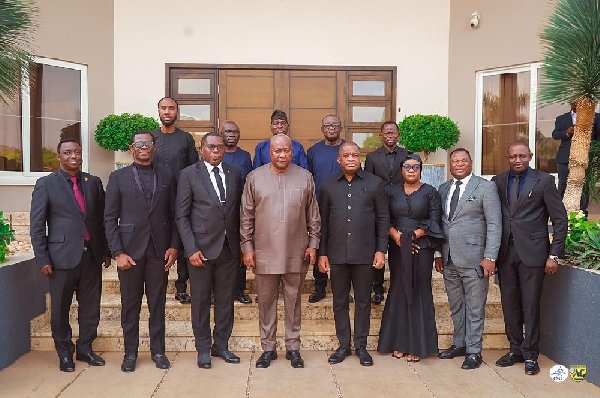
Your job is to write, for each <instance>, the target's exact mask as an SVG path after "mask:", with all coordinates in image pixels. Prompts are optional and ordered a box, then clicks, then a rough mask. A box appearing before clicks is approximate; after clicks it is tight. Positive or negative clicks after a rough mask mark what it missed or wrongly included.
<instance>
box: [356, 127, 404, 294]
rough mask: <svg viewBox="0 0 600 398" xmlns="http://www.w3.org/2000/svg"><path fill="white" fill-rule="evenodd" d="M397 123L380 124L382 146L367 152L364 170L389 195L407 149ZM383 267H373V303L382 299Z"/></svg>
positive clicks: (399, 172)
mask: <svg viewBox="0 0 600 398" xmlns="http://www.w3.org/2000/svg"><path fill="white" fill-rule="evenodd" d="M398 135H399V131H398V125H397V124H396V122H394V121H391V120H390V121H387V122H384V123H383V124H382V125H381V132H380V133H379V137H380V138H381V143H382V144H383V146H381V147H380V148H378V149H376V150H374V151H373V152H371V153H369V154H367V160H366V161H365V171H368V172H369V173H373V174H375V175H376V176H377V177H379V178H381V179H382V180H383V181H384V182H385V187H386V192H387V194H388V195H389V192H390V187H391V186H392V185H398V184H402V172H401V171H400V163H402V160H403V159H404V158H405V157H406V155H407V154H408V151H407V150H406V149H404V148H402V147H401V146H398ZM384 274H385V267H382V268H381V269H377V268H374V269H373V293H374V294H373V298H372V299H371V301H372V302H373V304H381V302H382V301H383V280H384V277H385V276H384Z"/></svg>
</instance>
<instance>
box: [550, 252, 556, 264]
mask: <svg viewBox="0 0 600 398" xmlns="http://www.w3.org/2000/svg"><path fill="white" fill-rule="evenodd" d="M548 258H549V259H550V260H552V261H554V262H555V263H557V264H558V256H555V255H553V254H551V255H549V256H548Z"/></svg>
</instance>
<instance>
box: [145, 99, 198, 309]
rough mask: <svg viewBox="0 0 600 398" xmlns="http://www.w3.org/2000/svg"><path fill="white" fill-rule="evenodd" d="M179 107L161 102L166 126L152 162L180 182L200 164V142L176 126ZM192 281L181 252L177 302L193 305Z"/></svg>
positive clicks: (158, 132)
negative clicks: (189, 289) (190, 168)
mask: <svg viewBox="0 0 600 398" xmlns="http://www.w3.org/2000/svg"><path fill="white" fill-rule="evenodd" d="M178 110H179V104H178V103H177V101H175V100H174V99H173V98H170V97H165V98H162V99H161V100H160V101H158V117H159V119H160V122H161V124H162V126H161V127H160V128H159V129H156V130H155V131H153V132H152V135H153V136H154V144H155V145H156V153H155V154H154V157H153V159H152V162H153V163H154V164H155V165H156V166H158V167H161V168H164V169H165V170H168V171H169V174H170V175H172V176H173V177H174V178H175V181H177V180H178V179H179V172H180V171H181V170H183V169H185V168H186V167H188V166H190V165H192V164H194V163H196V162H197V161H198V151H197V150H196V143H195V141H194V138H193V137H192V136H191V134H190V133H188V132H185V131H183V130H181V129H179V128H177V127H175V121H177V114H178ZM188 279H189V274H188V268H187V259H186V258H185V255H184V254H183V250H180V251H179V257H178V258H177V280H176V281H175V288H176V289H177V293H176V294H175V299H177V300H178V301H179V302H180V303H182V304H187V303H190V302H191V298H190V295H189V294H187V293H186V290H187V281H188Z"/></svg>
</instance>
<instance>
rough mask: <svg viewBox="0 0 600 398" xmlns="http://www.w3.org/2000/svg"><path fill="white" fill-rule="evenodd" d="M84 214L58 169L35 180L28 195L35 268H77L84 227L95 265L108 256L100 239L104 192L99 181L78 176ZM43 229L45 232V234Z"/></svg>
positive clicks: (101, 234)
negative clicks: (88, 237)
mask: <svg viewBox="0 0 600 398" xmlns="http://www.w3.org/2000/svg"><path fill="white" fill-rule="evenodd" d="M80 176H81V187H82V190H83V196H84V198H85V207H86V214H83V213H81V210H80V209H79V205H78V204H77V202H76V201H75V195H74V194H73V188H72V186H71V183H70V182H69V181H68V180H67V178H66V177H65V175H64V174H63V172H62V171H61V170H58V171H55V172H53V173H52V174H50V175H47V176H44V177H41V178H40V179H38V180H37V182H36V184H35V188H34V189H33V194H32V195H31V214H30V233H31V244H32V246H33V252H34V254H35V259H36V262H37V264H38V266H39V267H40V268H41V267H43V266H44V265H46V264H51V265H52V266H53V267H55V268H57V269H71V268H75V267H77V265H79V263H80V261H81V256H82V255H83V247H84V233H85V228H86V227H87V229H88V232H89V233H90V244H91V249H92V253H93V255H94V258H95V260H96V262H98V264H100V263H102V261H103V258H104V257H105V256H108V248H107V245H106V238H105V236H104V223H103V210H104V189H103V187H102V181H101V180H100V178H98V177H96V176H93V175H91V174H88V173H83V172H82V173H80ZM46 226H47V227H48V230H47V232H46Z"/></svg>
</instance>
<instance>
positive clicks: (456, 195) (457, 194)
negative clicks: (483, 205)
mask: <svg viewBox="0 0 600 398" xmlns="http://www.w3.org/2000/svg"><path fill="white" fill-rule="evenodd" d="M461 184H462V182H461V181H459V180H456V183H455V184H454V192H453V193H452V198H450V211H449V212H448V220H452V216H454V212H455V211H456V206H457V205H458V198H459V197H460V185H461Z"/></svg>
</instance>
